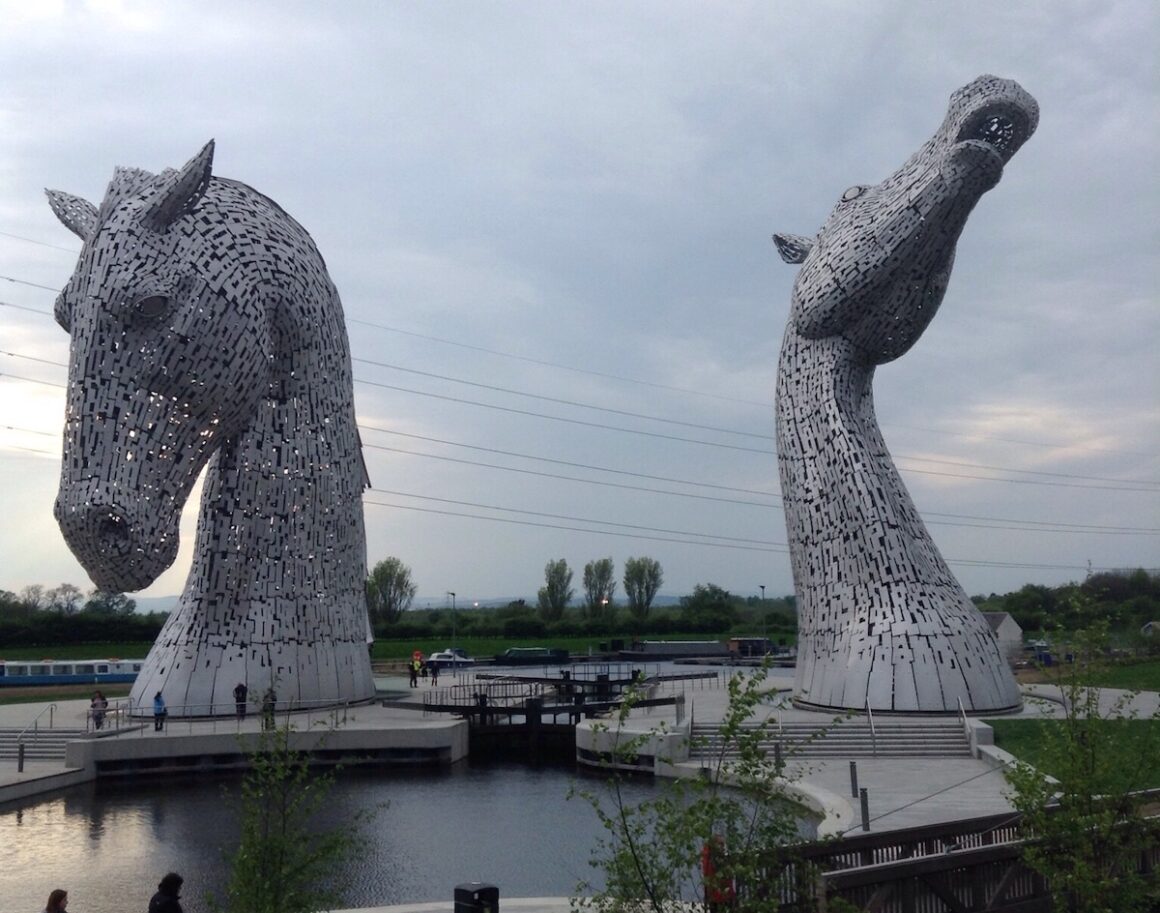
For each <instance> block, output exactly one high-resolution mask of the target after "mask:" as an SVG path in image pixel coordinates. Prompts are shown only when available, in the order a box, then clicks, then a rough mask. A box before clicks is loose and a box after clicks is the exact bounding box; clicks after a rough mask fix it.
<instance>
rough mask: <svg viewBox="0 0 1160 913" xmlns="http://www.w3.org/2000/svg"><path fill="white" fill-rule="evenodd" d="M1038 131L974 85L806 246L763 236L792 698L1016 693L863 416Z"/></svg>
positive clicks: (995, 84) (929, 698)
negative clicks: (780, 268)
mask: <svg viewBox="0 0 1160 913" xmlns="http://www.w3.org/2000/svg"><path fill="white" fill-rule="evenodd" d="M1038 119H1039V108H1038V106H1037V104H1036V103H1035V100H1034V99H1033V98H1032V97H1031V96H1030V95H1028V94H1027V92H1025V91H1024V90H1023V89H1022V88H1021V87H1020V86H1019V85H1017V84H1016V83H1014V82H1012V81H1010V80H1006V79H998V78H996V77H994V76H981V77H979V78H978V79H976V80H975V81H974V82H972V83H970V84H969V85H966V86H964V87H963V88H961V89H959V90H958V91H957V92H955V93H954V94H953V95H952V96H951V101H950V107H949V109H948V111H947V114H946V117H945V118H944V119H943V122H942V125H941V126H940V127H939V128H938V130H936V131H935V133H934V135H933V136H932V137H931V138H930V139H928V140H927V141H926V142H925V143H923V145H922V146H921V147H920V148H919V149H918V151H917V152H915V153H914V154H913V155H912V156H910V157H909V158H908V159H907V160H906V161H905V163H904V164H903V165H902V167H901V168H899V169H898V170H897V171H896V172H894V174H892V175H890V176H889V177H887V178H886V179H885V180H883V181H881V182H880V183H878V184H873V185H868V186H863V185H856V186H854V187H851V188H849V189H848V190H847V191H846V192H845V193H844V194H842V198H841V199H840V200H839V201H838V203H837V205H836V206H835V207H834V210H833V212H832V213H831V214H830V217H829V218H828V219H827V220H826V223H825V225H824V226H823V227H822V229H821V231H820V232H818V234H817V235H816V237H813V238H805V237H801V236H796V235H775V236H774V241H775V243H776V244H777V246H778V250H779V251H780V253H781V255H782V257H783V258H784V259H785V260H787V261H788V262H790V263H800V264H801V265H802V266H801V269H800V270H799V271H798V275H797V279H796V281H795V282H794V290H793V300H792V302H791V304H790V313H789V320H788V321H787V323H786V329H785V337H784V339H783V342H782V349H781V359H780V364H779V367H778V380H777V450H778V468H779V472H780V476H781V490H782V499H783V502H784V505H785V516H786V528H787V532H788V537H789V545H790V559H791V562H792V565H793V575H794V586H795V588H796V591H797V598H798V623H799V637H798V659H797V672H796V676H795V681H794V696H795V699H796V700H797V701H798V702H799V703H802V704H806V705H811V706H822V707H827V708H840V709H854V710H861V709H863V708H867V707H868V708H870V709H872V710H875V711H887V712H891V711H894V712H910V711H918V712H936V713H952V712H955V711H956V710H959V709H960V708H965V709H966V710H968V711H977V712H994V711H999V710H1006V709H1010V708H1012V707H1016V706H1018V705H1019V691H1018V688H1017V687H1016V685H1015V681H1014V679H1013V678H1012V676H1011V672H1010V669H1009V668H1008V666H1007V661H1006V658H1005V657H1004V656H1003V655H1002V654H1001V653H1000V652H999V649H998V646H997V644H996V641H995V637H994V635H993V634H992V633H991V630H990V628H989V627H988V625H987V623H986V621H985V620H984V619H983V618H982V616H981V615H980V614H979V612H978V610H977V609H976V608H975V606H974V605H973V604H972V603H971V601H970V599H969V598H968V597H967V594H966V593H965V592H964V591H963V589H962V587H961V586H960V585H959V583H958V581H957V580H955V578H954V575H953V574H951V572H950V570H949V569H948V568H947V565H946V562H945V561H944V560H943V558H942V556H941V555H940V554H939V551H938V549H937V548H936V547H935V544H934V542H933V540H932V539H931V537H930V535H929V533H928V532H927V530H926V527H925V525H924V524H923V522H922V519H921V518H920V517H919V515H918V511H917V510H916V509H915V507H914V504H913V503H912V502H911V499H910V495H909V494H908V493H907V491H906V486H905V485H903V483H902V479H901V478H900V477H899V475H898V471H897V470H896V469H895V467H894V463H893V461H892V460H891V458H890V454H889V452H888V451H887V449H886V444H885V442H884V441H883V439H882V435H881V432H880V431H879V429H878V424H877V420H876V418H875V415H874V400H873V391H872V387H871V383H872V380H873V377H874V369H875V367H876V366H878V365H880V364H883V363H885V362H888V361H891V360H892V359H895V358H898V357H899V356H900V355H902V354H903V353H905V352H906V351H907V350H908V349H909V348H910V347H911V346H913V345H914V344H915V342H916V341H917V340H918V338H919V336H920V335H921V334H922V332H923V330H925V329H926V327H927V325H928V324H929V323H930V321H931V319H932V318H933V317H934V315H935V312H936V311H937V310H938V307H939V304H940V303H941V302H942V299H943V295H944V293H945V291H946V288H947V283H948V281H949V279H950V273H951V267H952V265H953V263H954V256H955V245H956V244H957V242H958V239H959V236H960V234H961V233H962V231H963V227H964V226H965V225H966V221H967V216H968V215H969V214H970V213H971V210H972V209H973V208H974V207H975V205H976V204H977V203H978V201H979V199H980V198H981V197H982V196H983V194H984V193H986V192H987V191H988V190H990V189H991V188H992V187H994V186H995V185H996V184H997V183H998V181H999V178H1000V177H1001V176H1002V174H1003V169H1004V166H1005V165H1006V164H1007V162H1008V161H1009V160H1010V159H1011V157H1012V156H1013V155H1014V154H1015V153H1016V151H1018V149H1019V147H1020V146H1022V144H1023V143H1024V142H1025V141H1026V140H1027V139H1028V138H1029V137H1030V136H1031V134H1032V133H1033V132H1034V130H1035V126H1036V123H1037V122H1038Z"/></svg>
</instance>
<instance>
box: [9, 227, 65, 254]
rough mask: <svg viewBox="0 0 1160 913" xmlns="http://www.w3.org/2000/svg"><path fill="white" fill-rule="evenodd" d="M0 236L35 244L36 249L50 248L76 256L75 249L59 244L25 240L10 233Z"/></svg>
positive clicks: (33, 239) (31, 239)
mask: <svg viewBox="0 0 1160 913" xmlns="http://www.w3.org/2000/svg"><path fill="white" fill-rule="evenodd" d="M0 235H3V236H4V237H5V238H15V239H16V240H17V241H27V242H28V243H29V244H35V245H37V246H38V247H51V248H52V249H53V250H63V251H64V252H65V253H66V254H73V255H74V256H75V255H76V254H77V249H76V248H74V247H61V246H60V245H59V244H49V243H48V242H47V241H37V240H36V239H35V238H26V237H24V235H14V234H12V232H10V231H0Z"/></svg>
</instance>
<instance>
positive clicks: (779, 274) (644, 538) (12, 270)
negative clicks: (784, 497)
mask: <svg viewBox="0 0 1160 913" xmlns="http://www.w3.org/2000/svg"><path fill="white" fill-rule="evenodd" d="M0 23H2V25H0V73H2V74H3V83H2V89H0V276H2V277H3V278H2V279H0V302H3V306H0V349H3V351H4V354H3V355H0V374H2V375H3V376H2V377H0V480H2V481H0V485H2V488H0V492H2V499H3V520H2V522H0V588H4V589H9V590H14V591H19V590H20V589H21V588H22V587H24V586H26V585H28V584H34V583H40V584H44V585H46V586H54V585H56V584H58V583H60V582H63V581H67V582H71V583H75V584H77V585H79V586H82V587H83V588H84V589H86V590H88V589H89V588H90V586H91V584H90V583H89V581H88V579H87V577H86V575H85V573H84V571H83V570H82V569H81V568H80V565H79V564H78V563H77V562H76V560H75V559H74V558H73V557H72V555H71V554H70V552H69V550H68V548H67V547H66V546H65V544H64V541H63V539H62V537H61V535H60V533H59V531H58V529H57V526H56V523H55V521H54V520H53V517H52V503H53V499H54V497H55V490H56V484H57V473H58V471H59V463H60V426H61V421H62V416H63V411H64V405H63V404H64V396H63V389H62V387H61V385H63V383H64V382H65V378H66V372H65V368H64V367H63V365H64V363H65V362H66V361H67V357H68V338H67V336H66V335H65V333H64V332H63V331H62V330H60V328H59V327H57V326H56V325H55V324H54V323H53V322H52V321H51V319H50V318H49V317H48V316H47V314H48V312H49V311H50V310H51V306H52V302H53V300H54V298H55V294H56V290H59V288H60V287H61V286H63V285H64V283H65V282H66V281H67V280H68V277H69V275H70V274H71V271H72V268H73V265H74V263H75V259H76V254H77V251H78V250H79V241H78V239H76V238H75V237H74V236H73V235H71V234H70V233H69V232H68V231H67V230H66V229H65V228H64V227H63V226H61V225H60V224H59V223H58V222H57V221H56V219H55V217H54V216H53V215H52V213H51V211H50V210H49V208H48V206H47V205H46V203H45V199H44V195H43V192H42V188H45V187H53V188H59V189H62V190H67V191H70V192H72V193H76V194H79V195H81V196H84V197H86V198H88V199H90V200H92V201H94V202H99V201H100V199H101V197H102V196H103V193H104V188H105V186H106V184H107V182H108V179H109V177H110V175H111V174H112V169H113V167H114V166H115V165H132V166H140V167H143V168H147V169H149V170H153V171H157V170H160V169H162V168H165V167H177V166H180V165H181V164H182V163H184V162H185V161H186V160H187V159H188V158H189V157H190V156H191V155H193V153H194V152H196V151H197V150H198V149H199V148H200V147H201V146H202V145H203V144H204V143H205V142H206V140H208V139H209V138H211V137H213V138H215V139H216V141H217V154H216V159H215V163H214V171H215V173H216V174H219V175H221V176H223V177H230V178H235V179H238V180H241V181H244V182H246V183H248V184H251V185H252V186H254V187H256V188H257V189H259V190H261V191H262V192H264V193H266V194H267V195H269V196H270V197H272V198H273V199H275V200H276V201H278V202H279V203H280V204H281V205H282V206H283V207H284V208H285V209H286V210H287V211H288V212H290V213H291V214H292V215H293V216H295V217H296V218H297V219H298V220H299V221H300V222H301V223H302V224H303V225H304V226H305V227H306V228H307V229H308V230H309V231H310V232H311V234H312V235H313V237H314V239H315V240H316V241H317V243H318V246H319V248H320V249H321V251H322V253H323V255H324V256H325V258H326V260H327V263H328V265H329V268H330V272H331V276H332V278H333V279H334V281H335V283H336V284H337V286H338V288H339V290H340V292H341V294H342V297H343V301H344V305H345V309H346V315H347V322H348V329H349V331H350V335H351V342H352V350H353V355H354V357H355V359H356V361H355V364H354V373H355V378H356V385H355V398H356V408H357V411H358V416H359V421H360V424H361V426H362V438H363V441H364V443H365V445H366V447H367V450H366V458H367V463H368V466H369V469H370V474H371V479H372V482H373V484H374V486H375V490H374V491H372V492H368V494H367V497H366V503H367V506H366V519H367V531H368V553H369V556H368V557H369V560H370V563H371V564H373V563H374V562H375V561H378V560H380V559H382V558H384V557H386V556H389V555H395V556H398V557H399V558H401V559H402V560H403V561H404V562H406V563H407V564H408V565H409V566H410V567H411V568H412V570H413V573H414V577H415V580H416V582H417V583H418V585H419V593H420V599H419V600H418V603H417V604H419V605H425V604H427V603H428V602H429V601H430V602H432V603H433V604H442V601H443V600H444V599H445V593H446V592H447V591H449V590H452V591H455V592H456V593H457V597H458V602H459V604H460V605H464V604H469V603H470V602H471V601H473V600H476V599H481V600H482V599H490V598H494V597H513V596H527V597H533V598H534V595H535V592H536V589H537V588H538V587H539V586H540V585H542V583H543V571H544V565H545V564H546V563H547V561H549V560H551V559H556V558H565V559H566V560H567V561H568V563H569V565H570V566H572V567H573V568H574V569H575V571H576V578H577V584H578V583H579V580H580V577H581V575H582V570H583V567H584V564H585V563H586V562H588V561H590V560H592V559H595V558H601V557H612V558H613V559H614V561H615V562H616V568H617V575H618V577H619V575H620V574H621V572H622V569H623V564H624V561H625V559H626V558H628V557H631V556H642V555H647V556H651V557H654V558H656V559H657V560H659V561H660V562H661V564H662V566H663V568H664V574H665V584H664V586H663V588H662V591H663V592H665V593H667V594H671V595H681V594H684V593H688V592H689V591H690V590H691V589H692V587H693V586H694V585H695V584H697V583H707V582H712V583H715V584H718V585H719V586H722V587H724V588H726V589H728V590H730V591H732V592H734V593H738V594H741V595H754V594H757V593H758V591H759V588H760V587H761V586H762V585H764V586H765V587H766V592H767V594H769V595H781V594H784V593H789V592H792V588H793V583H792V578H791V574H790V569H789V559H788V556H787V554H786V547H785V541H786V533H785V525H784V515H783V514H782V512H781V510H780V509H779V506H778V505H779V501H778V483H777V463H776V458H775V456H774V443H773V433H774V413H773V406H772V401H773V391H774V384H775V373H776V364H777V353H778V349H779V346H780V343H781V337H782V331H783V327H784V323H785V319H786V314H787V311H788V306H789V296H790V290H791V286H792V283H793V279H794V274H795V269H796V268H795V267H791V266H787V265H786V264H784V263H782V261H781V260H780V258H779V257H778V256H777V254H776V251H775V250H774V248H773V246H772V244H771V243H770V235H771V233H772V232H774V231H786V232H793V233H797V234H804V235H812V234H813V233H815V232H816V231H817V230H818V228H819V227H820V226H821V223H822V222H823V221H824V219H825V218H826V216H827V214H828V213H829V211H830V209H831V207H832V206H833V204H834V203H835V201H836V200H837V198H838V197H839V196H840V195H841V193H842V191H843V190H844V189H845V188H847V187H848V186H850V185H851V184H855V183H872V182H876V181H878V180H881V179H882V178H884V177H886V176H887V175H888V174H889V173H891V172H892V171H893V170H894V169H896V168H897V167H898V166H899V165H900V164H901V163H902V162H903V161H904V160H905V158H906V157H907V156H909V155H910V153H911V152H913V151H914V150H915V149H916V148H917V147H918V146H919V145H920V144H921V143H922V142H923V141H924V140H925V139H926V138H927V137H928V136H929V135H930V134H931V133H933V132H934V130H935V129H936V128H937V127H938V125H939V123H940V122H941V120H942V117H943V115H944V113H945V110H946V102H947V98H948V96H949V95H950V93H951V92H952V91H953V90H955V89H956V88H958V87H959V86H962V85H963V84H965V83H967V82H969V81H970V80H972V79H973V78H974V77H976V76H978V75H980V74H982V73H994V74H997V75H1000V76H1004V77H1009V78H1013V79H1016V80H1017V81H1019V82H1020V83H1021V84H1022V85H1023V86H1024V88H1026V89H1027V90H1028V91H1029V92H1030V93H1031V94H1032V95H1034V96H1035V97H1036V98H1037V99H1038V101H1039V104H1040V111H1041V113H1040V123H1039V129H1038V132H1037V133H1036V134H1035V136H1034V137H1032V139H1031V140H1030V141H1029V142H1028V143H1027V145H1026V146H1024V147H1023V149H1022V150H1021V151H1020V152H1019V153H1018V155H1016V157H1015V158H1014V159H1013V160H1012V162H1011V163H1010V164H1009V165H1008V167H1007V169H1006V173H1005V174H1004V177H1003V180H1002V181H1001V182H1000V184H999V185H998V187H996V188H995V189H994V190H992V191H991V192H990V193H989V194H987V195H986V196H985V197H984V198H983V200H982V201H981V203H980V204H979V205H978V207H977V208H976V210H975V212H974V214H973V215H972V216H971V218H970V220H969V221H968V223H967V226H966V230H965V231H964V233H963V237H962V240H961V242H960V244H959V250H958V257H957V260H956V264H955V272H954V274H953V276H952V278H951V283H950V289H949V291H948V293H947V296H946V299H945V301H944V303H943V306H942V309H941V311H940V312H939V314H938V316H937V317H936V319H935V320H934V322H933V324H932V325H931V327H930V328H929V329H928V330H927V332H926V333H925V335H924V336H923V338H922V339H921V340H920V341H919V343H918V344H917V345H916V346H915V348H914V349H913V350H912V351H911V352H909V353H908V354H907V355H905V356H903V357H902V358H901V359H900V360H898V361H897V362H894V363H892V364H889V365H886V366H883V367H882V368H880V369H879V370H878V374H877V378H876V383H875V398H876V406H877V412H878V416H879V419H880V421H881V424H882V428H883V432H884V434H885V436H886V440H887V443H888V444H889V446H890V448H891V451H892V452H893V454H894V456H895V458H896V462H897V463H898V465H899V467H900V469H901V471H902V475H903V478H904V480H905V481H906V484H907V485H908V487H909V488H910V491H911V494H912V496H913V498H914V501H915V503H916V504H917V506H918V508H919V511H920V513H922V515H923V516H924V518H925V519H926V521H927V523H928V524H929V527H930V530H931V533H932V535H933V536H934V539H935V541H936V542H937V544H938V545H939V547H940V549H941V550H942V552H943V554H944V555H945V556H946V557H947V559H948V560H949V562H950V564H951V566H952V569H953V570H954V571H955V572H956V573H957V574H958V575H959V579H960V580H961V581H962V582H963V585H964V586H965V587H966V589H967V591H968V592H970V593H980V592H983V593H989V592H992V591H996V592H1006V591H1008V590H1011V589H1016V588H1018V587H1020V586H1022V585H1023V584H1024V583H1027V582H1035V583H1047V584H1057V583H1062V582H1065V581H1068V580H1079V579H1082V578H1083V576H1084V575H1085V573H1086V572H1087V568H1088V566H1089V563H1090V565H1091V566H1092V567H1093V568H1096V569H1099V568H1108V567H1126V566H1131V567H1135V566H1145V567H1150V568H1156V567H1160V537H1158V533H1160V367H1158V365H1160V358H1158V357H1157V351H1156V350H1157V342H1158V340H1160V308H1158V307H1157V289H1158V280H1160V271H1158V269H1157V263H1158V252H1160V243H1158V242H1160V239H1158V237H1157V234H1158V233H1157V212H1158V211H1160V191H1158V179H1157V173H1158V169H1157V153H1156V150H1157V148H1160V129H1158V119H1160V104H1158V97H1157V96H1158V95H1160V81H1158V73H1157V64H1156V61H1157V60H1158V59H1160V41H1158V37H1160V28H1158V23H1160V6H1158V5H1157V4H1155V3H1152V2H1108V0H1100V2H1092V3H1071V2H1058V0H1057V2H1051V3H1048V2H1042V3H1013V2H1010V0H1002V2H972V3H970V4H949V3H929V2H878V3H870V2H867V3H853V2H850V3H826V2H813V3H810V4H801V3H789V2H776V3H775V2H765V3H744V2H737V3H686V2H675V0H664V2H642V3H622V2H588V3H582V4H581V3H562V2H561V3H553V2H536V3H531V2H529V3H482V2H445V3H418V2H414V3H405V4H404V3H388V2H357V3H355V2H342V3H340V2H332V3H327V4H321V3H312V4H308V3H295V2H285V0H279V2H247V3H234V2H206V0H197V2H149V3H144V2H142V3H136V2H88V3H85V2H52V0H37V2H36V3H29V2H27V0H0ZM42 286H43V287H42ZM37 359H43V361H38V360H37ZM34 381H38V382H34ZM376 384H377V385H379V386H375V385H376ZM196 505H197V501H196V499H194V500H192V501H191V503H190V505H189V506H188V507H187V510H186V515H185V518H184V521H183V543H182V551H181V554H180V557H179V559H178V561H177V563H176V564H175V565H174V566H173V567H172V568H171V569H170V570H169V571H168V572H167V573H166V574H164V575H163V576H162V577H161V578H160V579H159V580H158V581H157V582H156V583H155V584H154V585H153V586H152V587H150V589H149V590H147V591H144V593H143V595H146V596H150V595H152V596H164V595H169V594H176V593H178V592H179V591H180V589H181V585H182V583H183V581H184V577H185V574H186V572H187V570H188V564H189V552H190V545H191V543H192V537H193V523H194V520H195V513H196ZM617 595H618V596H619V595H621V591H618V594H617Z"/></svg>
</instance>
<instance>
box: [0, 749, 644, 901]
mask: <svg viewBox="0 0 1160 913" xmlns="http://www.w3.org/2000/svg"><path fill="white" fill-rule="evenodd" d="M578 779H581V780H583V782H584V784H585V785H587V786H598V785H599V782H600V781H599V780H597V779H594V778H591V777H587V776H584V775H582V774H576V773H574V772H573V771H571V770H569V769H566V768H558V767H541V768H529V767H526V766H523V765H519V764H501V765H488V766H486V767H473V766H468V765H458V766H457V767H455V768H454V769H452V770H451V771H444V772H432V773H422V772H417V773H401V772H398V771H392V772H390V773H387V774H375V773H373V772H369V771H355V770H351V771H346V772H344V773H343V774H342V776H341V779H340V780H339V782H338V783H337V784H336V786H335V789H334V791H333V793H332V796H331V799H332V801H331V802H330V803H329V810H328V817H329V822H328V823H335V822H342V821H350V820H353V818H354V816H355V814H356V812H357V811H359V810H371V811H374V816H373V818H372V819H371V821H370V823H369V824H367V825H366V826H365V828H364V831H365V833H366V835H367V836H368V837H369V838H370V839H369V840H368V841H367V846H366V849H365V852H364V853H363V854H362V855H361V856H360V857H359V858H357V859H355V860H353V861H352V863H351V864H350V866H349V868H348V870H347V871H346V872H345V873H344V874H345V876H346V877H347V878H348V879H349V882H350V891H349V894H348V901H349V903H350V904H351V905H353V906H375V905H383V904H395V903H411V902H419V901H429V900H441V899H448V900H450V898H451V896H452V889H453V888H454V886H455V885H456V884H459V883H461V882H465V881H486V882H491V883H492V884H496V885H498V886H499V887H500V890H501V897H502V896H505V895H506V896H511V897H516V896H555V895H567V894H570V893H572V892H574V890H575V888H576V885H577V883H578V882H579V881H580V880H581V879H583V878H588V877H590V870H589V866H588V864H587V862H588V853H589V850H590V848H591V847H592V846H593V845H594V844H595V842H596V839H597V836H598V832H599V829H600V828H599V824H598V822H597V820H596V816H595V814H594V813H593V811H592V809H591V808H590V806H588V805H587V804H586V803H585V802H584V801H583V800H582V799H579V798H577V799H573V800H569V799H568V792H569V788H570V786H571V785H572V784H573V782H576V781H577V780H578ZM237 782H238V781H237V780H236V779H235V778H228V779H227V778H220V777H219V778H212V777H199V778H192V779H190V780H188V781H175V780H172V779H151V780H147V781H143V782H129V781H124V780H122V781H116V782H105V783H97V784H92V785H90V786H86V787H79V788H76V789H73V790H69V791H67V792H64V793H61V794H59V795H57V796H54V797H51V798H49V799H47V800H45V801H41V802H37V803H29V804H26V805H23V806H20V807H18V808H12V807H7V808H6V809H5V810H4V812H3V813H2V814H0V908H2V909H3V910H5V911H7V910H12V911H18V910H26V911H35V910H40V909H43V907H44V901H45V898H47V897H48V893H49V891H50V890H52V889H53V888H56V887H63V888H65V889H66V890H68V891H69V908H70V911H72V913H123V911H126V910H130V911H131V910H144V909H145V907H146V906H147V905H148V901H149V897H150V895H151V894H152V892H153V891H154V890H156V884H157V881H158V880H159V879H160V877H161V875H163V874H164V873H165V872H167V871H170V870H173V871H177V872H180V873H181V874H182V875H183V876H184V877H185V891H184V894H185V898H186V899H187V901H188V902H187V903H186V905H185V909H186V911H187V913H199V911H204V910H208V909H209V905H208V904H207V903H206V896H207V895H209V894H214V895H216V896H219V897H220V896H221V893H222V890H223V888H224V886H225V881H226V877H227V865H226V863H225V861H224V857H223V852H224V851H225V850H227V849H228V848H229V847H232V846H233V845H235V843H236V840H237V834H238V827H237V822H236V819H235V817H234V806H235V803H234V801H233V797H235V796H236V794H237ZM629 788H630V794H631V796H632V797H633V798H634V799H637V800H639V799H640V798H642V797H644V796H647V795H649V794H651V793H652V792H653V790H654V789H655V788H656V787H655V786H654V784H653V783H652V782H651V781H649V780H647V779H641V780H637V781H634V782H633V783H631V784H630V787H629Z"/></svg>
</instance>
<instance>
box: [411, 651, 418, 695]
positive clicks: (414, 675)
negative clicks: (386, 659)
mask: <svg viewBox="0 0 1160 913" xmlns="http://www.w3.org/2000/svg"><path fill="white" fill-rule="evenodd" d="M410 672H411V687H412V688H418V687H419V660H418V658H416V657H412V658H411V667H410Z"/></svg>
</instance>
